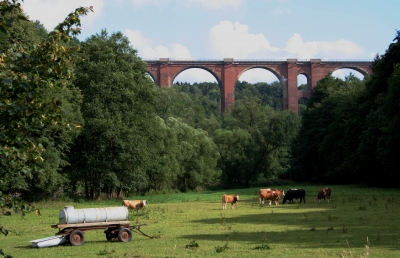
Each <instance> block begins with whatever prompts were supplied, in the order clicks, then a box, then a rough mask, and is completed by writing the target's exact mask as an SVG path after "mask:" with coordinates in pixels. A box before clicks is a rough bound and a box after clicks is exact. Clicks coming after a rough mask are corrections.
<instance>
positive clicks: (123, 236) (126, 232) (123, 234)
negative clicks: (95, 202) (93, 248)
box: [118, 228, 132, 242]
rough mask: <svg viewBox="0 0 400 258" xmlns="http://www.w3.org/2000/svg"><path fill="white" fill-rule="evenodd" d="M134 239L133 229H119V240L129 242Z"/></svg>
mask: <svg viewBox="0 0 400 258" xmlns="http://www.w3.org/2000/svg"><path fill="white" fill-rule="evenodd" d="M131 239H132V231H131V230H130V229H129V228H121V229H120V230H119V231H118V240H119V241H120V242H129V241H131Z"/></svg>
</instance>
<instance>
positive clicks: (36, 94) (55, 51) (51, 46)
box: [0, 0, 91, 235]
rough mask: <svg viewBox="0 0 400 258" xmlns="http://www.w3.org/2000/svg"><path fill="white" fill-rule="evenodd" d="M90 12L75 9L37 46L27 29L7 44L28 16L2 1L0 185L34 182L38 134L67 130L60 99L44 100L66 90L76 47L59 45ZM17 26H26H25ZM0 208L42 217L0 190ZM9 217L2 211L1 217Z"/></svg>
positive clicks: (39, 156) (39, 144) (38, 158)
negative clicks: (51, 129) (19, 180)
mask: <svg viewBox="0 0 400 258" xmlns="http://www.w3.org/2000/svg"><path fill="white" fill-rule="evenodd" d="M89 10H91V8H83V7H81V8H78V9H76V10H75V12H73V13H71V14H70V15H69V16H68V17H67V18H66V19H65V20H64V22H62V23H60V24H59V25H58V26H57V27H56V28H55V30H54V31H52V32H50V33H49V34H48V35H47V37H46V39H44V40H43V41H42V42H41V43H40V44H37V45H36V41H35V40H31V38H30V37H29V35H28V34H29V32H28V31H27V37H26V38H18V37H15V38H14V39H13V37H11V38H10V37H8V40H6V37H7V36H8V35H9V34H8V32H9V31H11V33H13V32H14V30H13V28H12V22H13V21H15V20H23V21H26V20H27V18H26V16H24V14H23V13H22V11H21V8H20V4H19V3H18V1H16V0H12V1H1V2H0V14H1V16H0V33H2V35H1V36H2V37H1V39H2V40H1V48H2V50H1V51H2V52H1V56H0V119H1V124H0V184H1V186H0V187H3V186H4V185H7V184H8V183H9V182H10V180H12V179H14V178H16V177H20V176H21V175H24V176H27V177H29V178H32V179H36V178H37V177H38V175H39V173H41V172H42V170H41V169H39V168H38V161H41V160H43V156H44V155H43V153H44V149H43V144H42V143H43V142H44V139H43V138H42V137H40V136H43V134H41V135H38V134H37V133H38V131H39V132H40V130H41V128H43V127H45V126H49V125H55V124H57V123H58V124H60V125H62V126H63V127H69V126H70V122H69V121H68V120H67V119H66V118H67V116H66V114H65V112H64V111H63V110H62V108H61V106H60V102H59V100H58V99H56V98H53V97H51V98H48V96H46V94H47V93H48V91H49V90H50V91H51V90H57V89H65V88H67V87H68V85H69V84H68V79H69V78H71V76H72V73H71V70H70V68H71V64H72V62H73V61H74V55H75V53H76V50H77V48H70V47H66V46H65V45H63V43H64V44H67V43H68V41H69V40H70V38H71V35H77V34H78V33H79V32H80V29H79V26H80V18H79V17H80V16H81V15H86V14H87V12H88V11H89ZM18 25H22V26H24V25H27V26H28V27H29V26H30V24H29V23H21V24H18ZM75 26H77V27H75ZM10 28H11V29H10ZM14 28H16V27H14ZM18 35H24V34H18ZM3 39H4V40H3ZM11 39H12V40H13V42H12V44H10V40H11ZM31 44H34V45H31ZM0 207H1V208H2V209H3V208H9V209H13V210H14V211H15V212H21V214H22V215H24V214H25V212H30V211H33V210H36V212H37V213H38V214H40V213H39V210H38V209H36V208H34V207H32V206H30V205H28V204H24V203H21V202H19V201H17V200H15V199H14V198H13V197H11V196H8V195H5V194H3V192H2V191H0ZM7 213H8V212H4V211H3V213H2V214H3V215H4V214H7ZM0 229H1V232H2V233H3V234H5V235H7V234H8V231H7V230H6V229H5V228H3V227H2V226H1V225H0Z"/></svg>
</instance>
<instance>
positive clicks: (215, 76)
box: [172, 65, 222, 88]
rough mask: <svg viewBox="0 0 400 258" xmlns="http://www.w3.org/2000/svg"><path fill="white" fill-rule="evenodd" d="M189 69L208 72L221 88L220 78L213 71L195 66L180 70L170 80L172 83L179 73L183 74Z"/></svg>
mask: <svg viewBox="0 0 400 258" xmlns="http://www.w3.org/2000/svg"><path fill="white" fill-rule="evenodd" d="M190 69H202V70H204V71H207V72H209V73H210V74H211V75H212V76H213V77H214V78H215V79H216V81H217V83H218V85H219V86H220V88H221V85H222V81H221V78H219V76H218V75H217V74H215V73H214V71H212V70H211V69H209V68H208V67H205V66H197V65H194V66H187V67H184V68H182V69H181V70H180V71H178V72H177V73H176V74H175V76H174V77H173V78H172V82H174V81H175V79H176V77H178V76H179V75H180V74H181V73H183V72H184V71H187V70H190Z"/></svg>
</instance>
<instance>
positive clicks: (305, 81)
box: [297, 73, 310, 91]
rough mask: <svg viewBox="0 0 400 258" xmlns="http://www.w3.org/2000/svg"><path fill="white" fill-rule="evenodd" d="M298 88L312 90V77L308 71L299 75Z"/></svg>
mask: <svg viewBox="0 0 400 258" xmlns="http://www.w3.org/2000/svg"><path fill="white" fill-rule="evenodd" d="M297 89H298V90H299V91H310V77H309V75H308V74H307V73H299V75H297Z"/></svg>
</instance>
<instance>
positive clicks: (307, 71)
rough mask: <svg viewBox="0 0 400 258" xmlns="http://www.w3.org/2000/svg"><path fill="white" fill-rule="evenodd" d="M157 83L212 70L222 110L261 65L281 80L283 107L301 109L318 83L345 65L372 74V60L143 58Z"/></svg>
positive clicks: (168, 84)
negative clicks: (302, 85) (302, 86)
mask: <svg viewBox="0 0 400 258" xmlns="http://www.w3.org/2000/svg"><path fill="white" fill-rule="evenodd" d="M143 61H145V62H146V63H147V69H148V72H149V74H150V76H151V77H152V78H153V80H154V82H155V83H156V84H158V85H159V86H167V87H170V86H171V85H172V82H173V81H174V79H175V78H176V77H177V76H178V75H179V74H180V73H181V72H183V71H185V70H187V69H190V68H200V69H204V70H206V71H208V72H210V73H211V74H212V75H213V76H214V77H215V79H216V80H217V82H218V84H219V86H220V89H221V111H222V112H224V111H226V109H227V108H229V106H231V105H234V103H235V83H236V81H237V80H238V79H239V77H240V75H241V74H243V73H244V72H245V71H248V70H250V69H254V68H262V69H266V70H268V71H270V72H272V73H273V74H274V75H275V76H276V77H277V78H278V79H279V80H280V82H281V84H282V89H283V109H289V110H292V111H294V112H296V113H297V112H298V100H299V99H300V98H307V99H308V98H309V97H310V96H311V90H312V89H313V88H314V87H315V86H316V85H317V82H318V81H319V80H321V79H322V78H324V77H325V76H326V75H328V73H329V72H333V71H335V70H338V69H342V68H350V69H353V70H355V71H358V72H360V73H361V74H363V75H366V74H372V69H371V61H346V60H341V61H336V60H335V61H329V60H321V59H310V60H298V59H287V60H234V59H233V58H225V59H223V60H222V61H221V60H172V59H171V60H170V59H169V58H160V59H157V60H146V59H145V60H143ZM299 74H303V75H304V76H305V77H306V78H307V89H308V90H307V91H298V84H297V77H298V75H299Z"/></svg>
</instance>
